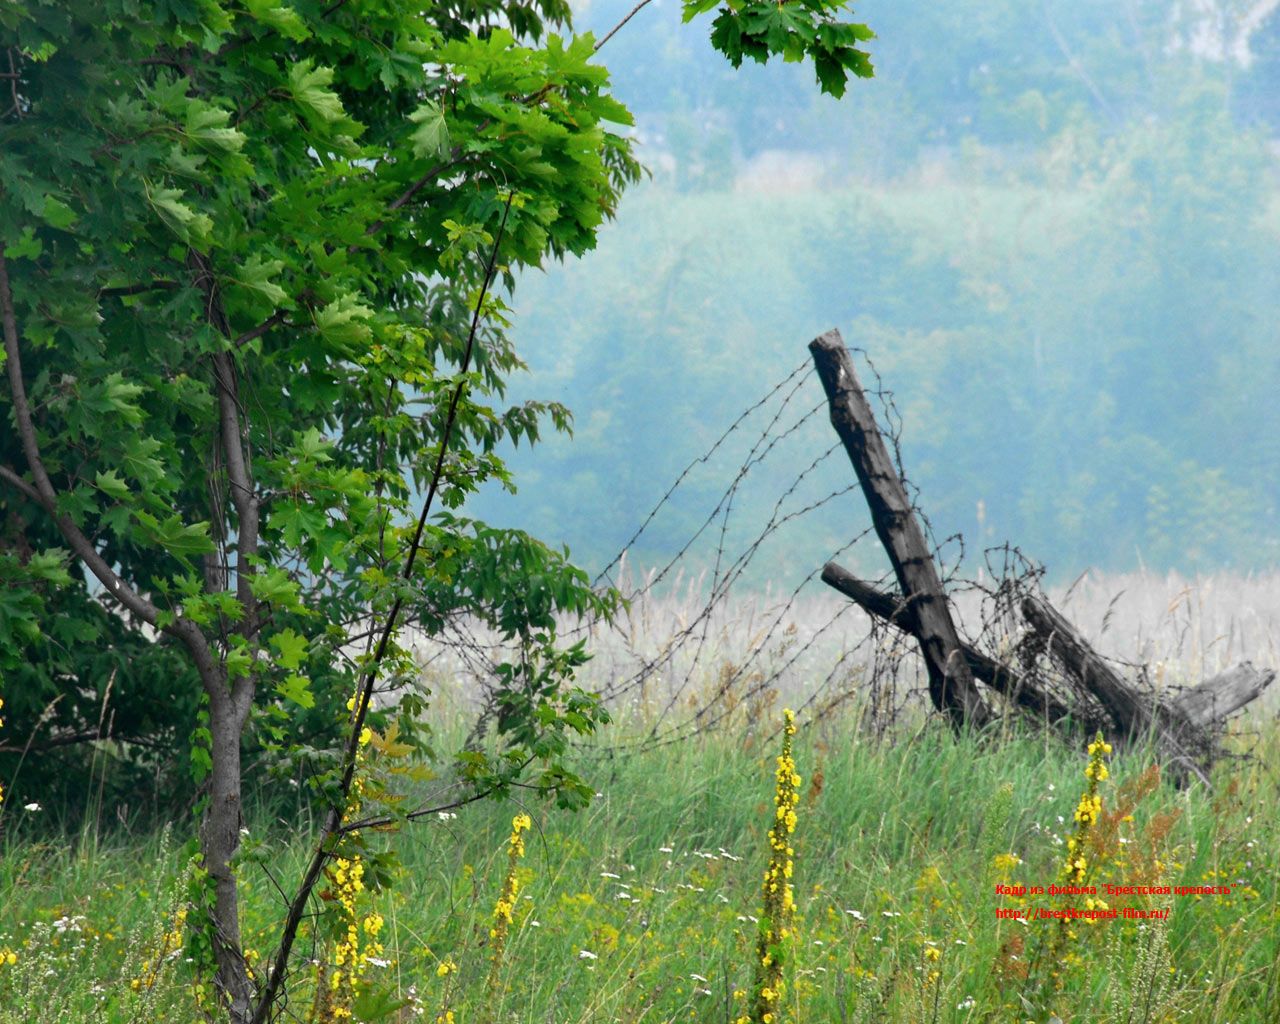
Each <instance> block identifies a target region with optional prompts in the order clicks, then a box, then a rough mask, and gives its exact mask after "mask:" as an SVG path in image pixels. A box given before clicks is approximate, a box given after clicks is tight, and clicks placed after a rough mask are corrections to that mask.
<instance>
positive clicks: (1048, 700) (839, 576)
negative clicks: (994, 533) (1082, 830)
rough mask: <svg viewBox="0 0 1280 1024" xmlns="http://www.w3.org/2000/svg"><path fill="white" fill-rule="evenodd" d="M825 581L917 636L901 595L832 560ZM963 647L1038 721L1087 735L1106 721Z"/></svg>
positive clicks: (985, 678)
mask: <svg viewBox="0 0 1280 1024" xmlns="http://www.w3.org/2000/svg"><path fill="white" fill-rule="evenodd" d="M822 582H823V583H825V584H827V586H829V587H832V588H833V589H835V590H838V591H839V592H840V593H842V594H844V595H845V597H848V598H850V599H851V600H852V601H853V602H854V603H855V604H857V605H858V606H859V607H860V608H862V609H863V610H864V611H866V612H868V613H869V614H871V615H873V616H875V617H876V618H878V619H883V620H884V621H885V622H888V623H889V624H890V625H892V626H896V627H897V628H898V629H900V630H902V631H903V632H904V633H909V634H911V635H913V636H914V635H915V631H916V629H917V628H918V626H919V623H918V622H917V620H916V616H915V612H914V611H913V610H912V609H911V608H910V607H909V606H908V604H907V602H906V601H904V600H903V599H902V598H901V597H897V596H895V595H893V594H886V593H885V592H884V591H883V590H878V589H876V588H875V587H873V586H871V584H869V583H864V582H863V581H862V580H860V579H858V578H857V577H856V576H854V575H853V574H852V573H851V572H849V571H848V570H847V569H845V568H844V567H843V566H841V565H838V564H837V563H835V562H828V563H827V564H826V565H825V566H823V568H822ZM960 650H961V652H962V653H963V654H964V658H965V661H967V662H968V663H969V671H970V672H972V673H973V675H974V678H976V679H980V680H981V681H982V682H984V683H986V684H987V685H988V686H990V687H991V688H992V689H993V690H996V691H998V692H999V693H1002V694H1003V695H1004V696H1005V697H1007V698H1009V699H1010V700H1012V701H1013V702H1014V703H1015V704H1017V705H1018V707H1020V708H1021V709H1022V710H1023V711H1025V712H1027V713H1028V714H1030V715H1032V716H1033V717H1034V718H1036V720H1037V721H1046V720H1047V721H1048V722H1049V723H1050V724H1051V725H1056V726H1063V725H1066V724H1068V723H1072V724H1074V725H1075V726H1076V727H1077V729H1078V730H1079V731H1080V732H1082V733H1083V734H1085V735H1088V736H1092V735H1093V734H1094V733H1095V732H1097V730H1098V729H1100V728H1102V726H1103V723H1102V722H1101V721H1099V720H1097V719H1096V718H1094V717H1092V716H1088V717H1084V718H1082V717H1081V716H1080V714H1079V713H1078V712H1073V711H1072V710H1071V709H1070V708H1068V707H1067V706H1066V705H1065V704H1063V703H1062V702H1061V701H1059V700H1058V699H1057V698H1056V697H1054V696H1053V695H1052V694H1050V693H1048V692H1046V691H1044V690H1042V689H1041V688H1040V687H1039V686H1038V685H1036V683H1035V682H1034V681H1032V680H1031V679H1029V678H1028V677H1026V676H1025V675H1023V674H1022V673H1020V672H1018V671H1017V670H1016V669H1014V668H1013V667H1012V666H1009V665H1004V664H1001V663H1000V662H998V661H996V660H995V658H992V657H990V656H989V655H986V654H983V653H982V652H981V651H979V650H977V649H976V648H974V647H971V646H969V645H968V644H966V643H964V642H963V641H961V643H960Z"/></svg>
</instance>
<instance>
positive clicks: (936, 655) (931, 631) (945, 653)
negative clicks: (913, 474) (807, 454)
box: [809, 330, 991, 729]
mask: <svg viewBox="0 0 1280 1024" xmlns="http://www.w3.org/2000/svg"><path fill="white" fill-rule="evenodd" d="M809 352H810V353H811V354H812V356H813V362H814V366H815V368H816V369H817V371H818V377H819V378H820V379H821V381H822V387H823V389H824V390H825V391H826V393H827V401H828V403H829V405H830V407H831V424H832V426H833V427H835V431H836V434H837V435H839V437H840V440H841V442H842V443H843V444H844V449H845V452H846V453H847V454H848V456H849V461H850V462H851V463H852V464H853V469H854V472H855V473H856V474H857V476H858V482H859V483H860V484H861V485H862V493H863V494H864V495H865V496H866V499H867V504H868V506H869V507H870V509H871V522H872V525H873V526H874V527H875V531H876V535H877V536H878V537H879V538H880V543H881V544H883V545H884V549H885V551H886V552H887V553H888V555H889V561H890V562H891V563H892V564H893V572H894V575H895V576H896V577H897V579H898V588H899V590H900V591H901V592H902V594H904V595H906V601H907V604H908V607H910V608H911V610H912V612H913V614H914V616H915V622H916V628H915V630H913V631H912V634H913V635H914V636H915V638H916V640H917V641H918V642H919V644H920V653H921V654H922V655H923V657H924V663H925V668H926V670H927V671H928V673H929V696H930V698H931V700H932V701H933V706H934V707H935V708H936V709H937V710H939V711H944V712H946V714H947V715H948V716H949V717H950V719H951V724H952V726H953V727H954V728H956V729H959V728H960V727H961V726H962V725H964V724H968V725H970V726H973V727H974V728H981V727H982V726H983V725H985V724H987V722H989V721H990V720H991V712H990V710H989V709H988V708H987V705H986V702H985V701H984V700H983V699H982V695H981V694H980V693H979V692H978V687H977V684H976V683H975V682H974V680H973V672H972V670H971V669H970V668H969V662H968V660H967V659H966V658H965V656H964V653H963V651H962V650H961V647H960V637H959V634H957V632H956V628H955V624H954V623H953V622H952V621H951V613H950V612H949V611H948V608H947V599H946V595H945V593H944V592H943V589H942V581H941V580H939V579H938V573H937V570H936V569H935V568H934V565H933V556H932V553H931V552H930V550H929V546H928V544H927V543H926V542H925V538H924V532H923V531H922V530H921V529H920V524H919V523H918V522H917V521H916V517H915V514H914V513H913V512H912V508H911V501H910V499H909V498H908V497H907V491H906V488H905V487H904V486H903V485H902V480H901V479H900V478H899V477H898V473H897V470H896V469H895V468H894V465H893V460H892V459H891V458H890V457H889V452H888V449H887V448H885V444H884V438H882V437H881V436H880V429H879V427H877V426H876V421H875V415H874V413H873V412H872V410H871V404H870V403H869V402H868V401H867V396H866V395H865V394H864V393H863V391H862V386H861V385H860V384H859V383H858V377H857V374H856V373H855V372H854V368H853V359H852V357H851V356H850V355H849V350H848V349H847V348H845V345H844V341H843V340H842V339H841V337H840V332H839V331H835V330H832V331H828V332H827V333H826V334H823V335H820V336H819V337H817V338H815V339H814V340H813V341H812V342H810V343H809Z"/></svg>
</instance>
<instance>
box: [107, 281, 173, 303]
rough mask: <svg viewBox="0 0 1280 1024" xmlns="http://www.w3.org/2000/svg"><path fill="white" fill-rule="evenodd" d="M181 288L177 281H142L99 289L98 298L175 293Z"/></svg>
mask: <svg viewBox="0 0 1280 1024" xmlns="http://www.w3.org/2000/svg"><path fill="white" fill-rule="evenodd" d="M181 287H182V286H181V285H180V284H178V282H177V281H163V280H162V281H144V282H142V283H141V284H127V285H122V286H121V287H119V288H99V289H98V298H100V299H110V298H116V297H119V296H129V295H144V294H146V293H147V292H158V291H166V292H171V291H176V290H177V289H178V288H181Z"/></svg>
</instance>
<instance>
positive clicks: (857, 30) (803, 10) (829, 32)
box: [684, 0, 875, 98]
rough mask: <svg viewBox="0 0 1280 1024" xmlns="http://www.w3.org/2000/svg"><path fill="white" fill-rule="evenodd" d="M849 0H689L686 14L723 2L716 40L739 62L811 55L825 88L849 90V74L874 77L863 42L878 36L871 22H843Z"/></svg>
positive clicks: (715, 26) (832, 91) (841, 92)
mask: <svg viewBox="0 0 1280 1024" xmlns="http://www.w3.org/2000/svg"><path fill="white" fill-rule="evenodd" d="M847 6H848V3H847V0H839V2H833V0H791V2H788V3H770V2H768V0H764V2H761V3H753V2H751V0H734V2H730V3H728V4H726V5H724V6H723V7H720V0H684V20H685V21H690V20H692V19H693V18H696V17H697V16H698V15H699V14H703V13H705V12H707V11H711V10H714V9H716V8H717V7H719V8H720V11H719V13H718V14H717V15H716V19H715V21H714V22H713V23H712V26H711V43H712V45H713V46H714V47H715V48H716V49H717V50H719V51H720V52H721V53H723V54H724V55H725V56H726V57H727V58H728V59H729V63H730V64H732V65H733V66H734V67H735V68H736V67H740V66H741V65H742V60H743V58H744V57H750V58H751V59H752V60H754V61H756V62H757V63H760V64H763V63H765V62H766V61H767V60H768V59H769V58H770V57H771V56H779V55H780V56H782V58H783V59H784V60H786V61H790V62H793V63H794V62H798V61H801V60H804V59H805V58H806V57H809V58H811V59H812V61H813V69H814V73H815V74H816V75H817V78H818V84H819V85H820V86H821V88H822V91H823V92H825V93H830V94H831V95H832V96H835V97H837V98H839V97H841V96H843V95H844V92H845V87H846V85H847V83H848V80H849V75H850V74H854V75H857V76H858V77H860V78H870V77H871V75H872V67H871V58H870V55H869V54H867V53H866V52H865V51H864V50H860V49H859V48H858V44H859V43H862V42H866V41H867V40H868V39H874V38H875V33H874V32H872V31H871V29H869V28H867V26H866V25H860V24H856V23H853V22H840V21H837V20H836V15H838V14H839V13H841V12H842V11H843V10H844V9H845V8H846V7H847Z"/></svg>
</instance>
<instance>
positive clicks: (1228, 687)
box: [1173, 661, 1276, 729]
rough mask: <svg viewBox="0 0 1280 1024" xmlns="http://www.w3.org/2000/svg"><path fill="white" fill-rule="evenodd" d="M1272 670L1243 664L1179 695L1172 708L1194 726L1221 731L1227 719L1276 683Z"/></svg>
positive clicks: (1245, 662)
mask: <svg viewBox="0 0 1280 1024" xmlns="http://www.w3.org/2000/svg"><path fill="white" fill-rule="evenodd" d="M1275 678H1276V674H1275V671H1274V670H1273V669H1269V668H1267V669H1263V668H1256V667H1254V666H1253V665H1252V664H1251V663H1250V662H1247V661H1242V662H1241V663H1240V664H1239V665H1235V666H1233V667H1231V668H1229V669H1227V670H1226V671H1225V672H1221V673H1219V674H1218V675H1216V676H1214V677H1213V678H1211V679H1206V680H1205V681H1204V682H1203V683H1201V684H1200V685H1199V686H1197V687H1194V688H1193V689H1190V690H1187V691H1185V692H1184V693H1180V694H1179V695H1178V696H1177V697H1176V698H1174V700H1173V706H1174V707H1175V708H1177V709H1178V711H1179V712H1181V713H1182V715H1183V716H1184V717H1185V718H1186V719H1187V721H1188V722H1190V723H1191V724H1192V725H1194V726H1197V727H1199V728H1203V729H1218V728H1220V727H1221V725H1222V723H1223V722H1224V721H1226V719H1227V718H1228V717H1230V716H1231V715H1233V714H1235V713H1236V712H1237V711H1239V710H1240V709H1241V708H1242V707H1244V706H1245V705H1246V704H1248V703H1249V702H1250V701H1252V700H1255V699H1256V698H1257V697H1258V696H1260V695H1261V693H1262V691H1263V690H1265V689H1266V688H1267V687H1268V686H1270V685H1271V683H1272V682H1273V681H1274V680H1275Z"/></svg>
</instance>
